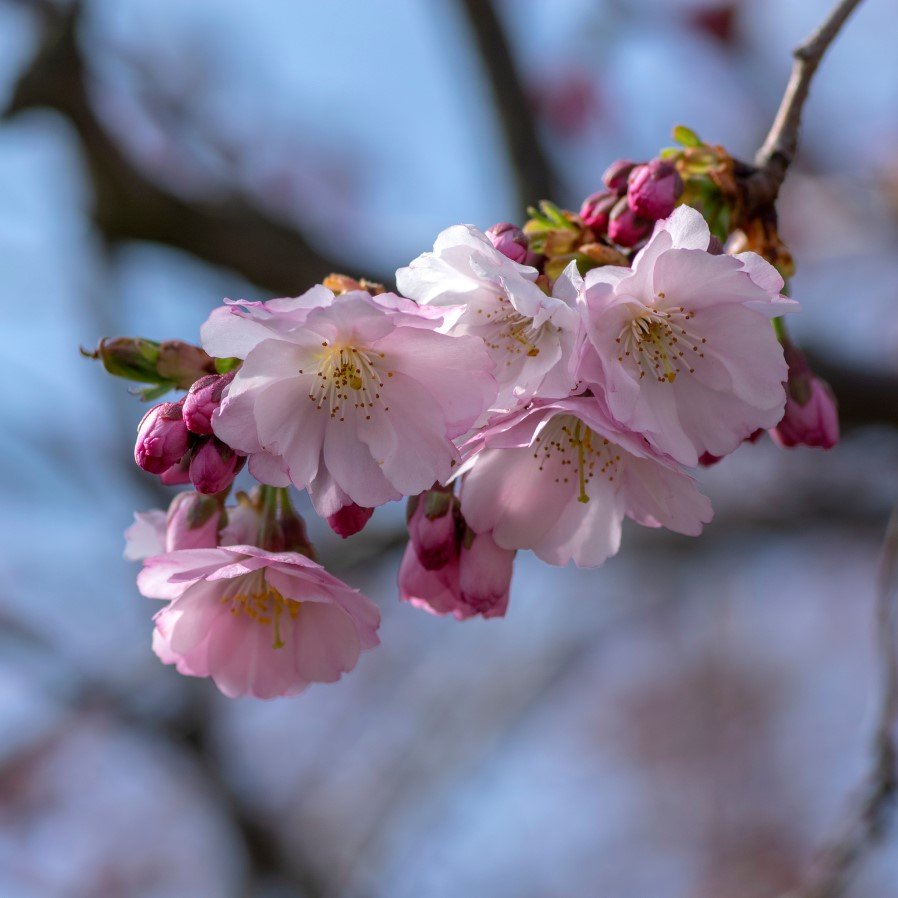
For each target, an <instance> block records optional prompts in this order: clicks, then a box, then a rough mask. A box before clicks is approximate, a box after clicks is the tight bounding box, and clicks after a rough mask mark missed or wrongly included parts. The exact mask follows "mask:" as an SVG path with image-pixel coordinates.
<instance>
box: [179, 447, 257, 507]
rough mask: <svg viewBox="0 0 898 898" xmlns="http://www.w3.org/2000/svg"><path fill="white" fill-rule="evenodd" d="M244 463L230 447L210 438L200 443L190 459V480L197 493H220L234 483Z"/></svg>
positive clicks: (244, 459) (243, 459)
mask: <svg viewBox="0 0 898 898" xmlns="http://www.w3.org/2000/svg"><path fill="white" fill-rule="evenodd" d="M245 461H246V458H245V457H244V456H240V455H237V453H236V452H235V451H234V450H233V449H231V447H230V446H226V445H225V444H224V443H222V441H221V440H219V439H218V438H217V437H211V438H210V439H207V440H204V441H203V442H202V444H201V445H200V446H199V447H198V448H197V449H196V451H195V452H194V453H193V457H192V458H191V459H190V480H191V482H192V483H193V485H194V487H195V488H196V490H197V492H199V493H204V494H206V495H212V494H213V493H220V492H221V491H222V490H225V489H227V488H228V487H229V486H230V485H231V484H232V483H233V482H234V477H235V476H236V475H237V472H238V471H239V470H240V468H242V467H243V463H244V462H245Z"/></svg>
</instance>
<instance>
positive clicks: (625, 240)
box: [608, 197, 652, 246]
mask: <svg viewBox="0 0 898 898" xmlns="http://www.w3.org/2000/svg"><path fill="white" fill-rule="evenodd" d="M651 229H652V223H651V222H650V221H648V219H645V218H640V217H639V216H638V215H636V214H635V213H634V212H633V210H632V209H631V208H630V207H629V205H628V204H627V199H626V197H623V198H621V199H619V200H618V201H617V205H616V206H615V207H614V208H613V209H612V210H611V217H610V218H609V220H608V236H609V237H610V238H611V239H612V240H613V241H614V242H615V243H616V244H617V245H618V246H636V244H637V243H639V242H640V240H643V239H644V238H645V237H647V236H648V234H649V232H650V231H651Z"/></svg>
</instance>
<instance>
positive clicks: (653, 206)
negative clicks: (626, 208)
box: [627, 159, 683, 221]
mask: <svg viewBox="0 0 898 898" xmlns="http://www.w3.org/2000/svg"><path fill="white" fill-rule="evenodd" d="M682 192H683V179H682V178H681V177H680V173H679V172H678V171H677V169H676V167H675V166H674V165H672V164H671V163H670V162H665V161H664V160H662V159H653V160H652V161H651V162H648V163H646V164H645V165H637V166H636V168H634V169H633V171H632V172H630V178H629V183H628V186H627V202H628V203H629V205H630V208H631V209H632V210H633V212H634V214H636V215H639V216H641V217H642V218H648V219H651V220H652V221H657V220H658V219H659V218H667V216H668V215H670V213H671V212H673V210H674V206H676V204H677V200H678V199H679V198H680V194H682Z"/></svg>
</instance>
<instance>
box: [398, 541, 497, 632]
mask: <svg viewBox="0 0 898 898" xmlns="http://www.w3.org/2000/svg"><path fill="white" fill-rule="evenodd" d="M514 556H515V553H514V551H513V550H511V551H509V550H508V549H502V548H500V547H499V546H497V545H496V543H495V541H494V540H493V538H492V535H491V534H489V533H478V534H475V533H473V531H471V532H470V533H469V535H468V539H467V540H463V541H462V542H461V545H460V547H459V551H458V552H457V553H456V554H455V555H454V556H453V557H452V558H451V559H449V560H448V561H447V562H446V563H445V564H444V565H443V566H442V567H439V568H435V569H429V568H426V567H425V566H424V565H423V564H422V563H421V559H420V557H419V554H418V552H417V550H416V547H415V545H414V543H413V542H412V541H411V540H410V541H409V544H408V546H406V549H405V554H404V555H403V557H402V564H401V565H400V567H399V597H400V599H401V600H402V601H404V602H408V603H409V604H410V605H413V606H415V607H416V608H421V609H423V610H424V611H427V612H429V613H431V614H438V615H442V614H451V615H452V616H453V617H455V618H456V619H457V620H467V619H468V618H470V617H475V616H477V615H479V616H481V617H485V618H487V617H503V616H504V615H505V613H506V611H507V610H508V598H509V593H510V590H511V575H512V565H513V562H514Z"/></svg>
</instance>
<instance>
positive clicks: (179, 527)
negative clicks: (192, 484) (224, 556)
mask: <svg viewBox="0 0 898 898" xmlns="http://www.w3.org/2000/svg"><path fill="white" fill-rule="evenodd" d="M221 517H222V507H221V503H220V502H218V501H217V500H216V499H213V498H212V497H211V496H201V495H200V494H199V493H194V492H185V493H178V495H177V496H175V498H174V499H172V503H171V505H169V506H168V516H167V518H166V529H165V551H166V552H173V551H175V550H176V549H212V548H214V547H215V546H217V545H218V527H219V524H220V523H221Z"/></svg>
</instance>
